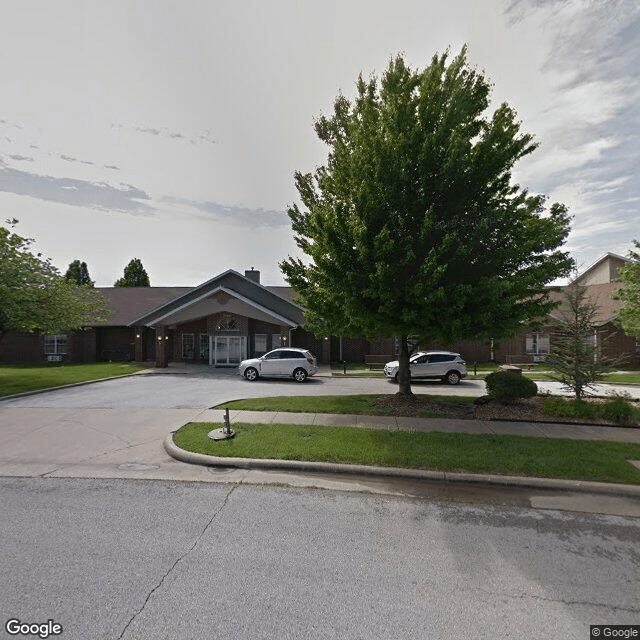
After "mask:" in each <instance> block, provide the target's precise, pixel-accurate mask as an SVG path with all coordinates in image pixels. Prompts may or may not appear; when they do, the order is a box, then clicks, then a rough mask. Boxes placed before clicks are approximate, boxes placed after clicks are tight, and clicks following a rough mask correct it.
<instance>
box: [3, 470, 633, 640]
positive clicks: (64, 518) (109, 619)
mask: <svg viewBox="0 0 640 640" xmlns="http://www.w3.org/2000/svg"><path fill="white" fill-rule="evenodd" d="M0 509H1V512H2V518H1V519H0V537H1V539H2V546H3V554H2V586H1V588H0V615H2V616H3V618H4V619H3V621H2V622H3V626H4V624H5V621H6V620H9V619H11V618H15V619H18V620H20V621H21V622H23V623H36V622H45V621H47V620H49V619H51V620H53V621H54V622H56V623H59V624H61V625H62V627H63V635H62V636H60V637H62V638H64V639H68V640H75V639H78V640H87V639H92V640H100V639H108V640H114V639H123V640H133V639H147V638H153V639H154V640H163V639H167V640H182V639H185V640H198V639H200V638H202V639H205V638H206V639H208V640H210V639H216V638H220V639H225V640H227V639H229V638H242V639H248V640H249V639H262V638H265V639H266V638H269V639H278V640H285V639H288V638H291V639H296V640H298V639H300V638H363V639H367V640H375V639H377V638H379V639H381V640H393V639H396V638H397V639H399V640H411V639H413V638H415V639H420V640H429V639H434V640H436V639H437V640H449V639H450V640H460V639H462V638H473V639H474V640H480V639H483V638H487V639H491V640H494V639H501V638H528V639H530V640H535V639H539V640H549V639H556V638H563V639H567V640H574V639H575V640H586V639H587V638H589V625H590V624H601V623H610V624H632V623H636V624H637V623H638V622H639V621H640V604H639V603H640V583H639V578H638V576H639V574H640V554H639V552H638V551H639V550H638V541H639V540H640V520H639V519H633V518H623V517H616V516H594V515H584V514H570V513H562V512H557V511H547V512H541V511H538V510H532V509H526V508H521V507H501V506H493V507H487V506H485V507H474V506H468V505H458V504H451V503H443V502H427V501H421V500H407V499H395V498H390V497H376V496H367V495H362V494H353V493H343V492H332V491H321V492H319V491H304V490H295V489H290V488H282V487H269V486H263V487H255V486H246V485H223V484H210V483H184V482H182V483H181V482H162V481H131V480H129V481H123V480H82V479H53V478H44V479H43V478H3V479H0ZM1 633H3V634H4V635H2V636H0V637H16V636H9V635H8V634H7V633H6V631H4V630H3V632H1ZM32 637H33V636H32ZM52 637H53V636H52Z"/></svg>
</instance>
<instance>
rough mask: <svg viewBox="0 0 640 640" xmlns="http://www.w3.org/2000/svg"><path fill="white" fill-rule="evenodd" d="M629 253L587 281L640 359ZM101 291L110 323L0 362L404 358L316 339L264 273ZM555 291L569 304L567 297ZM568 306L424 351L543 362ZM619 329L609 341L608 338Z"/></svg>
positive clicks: (48, 340) (603, 321)
mask: <svg viewBox="0 0 640 640" xmlns="http://www.w3.org/2000/svg"><path fill="white" fill-rule="evenodd" d="M625 262H627V259H626V258H623V257H621V256H617V255H615V254H611V253H608V254H606V255H605V256H604V257H603V258H601V259H600V260H598V261H597V262H596V263H595V264H594V265H592V266H591V267H589V269H587V270H586V271H585V272H584V273H582V274H581V275H580V276H579V277H578V278H577V281H578V282H579V283H580V284H583V285H585V286H586V287H587V292H588V294H587V295H588V297H589V298H590V299H592V300H593V301H594V302H595V303H596V304H597V305H598V308H599V315H598V317H597V319H596V323H595V325H594V333H593V340H594V342H595V344H596V345H598V344H602V345H603V346H602V348H603V349H605V350H607V351H608V352H610V353H612V354H616V355H619V354H626V355H627V357H628V360H629V364H636V365H637V364H638V362H639V360H638V355H639V352H638V342H637V340H636V338H635V337H631V336H627V335H625V334H624V332H623V331H622V329H621V328H619V327H617V326H616V325H615V322H614V321H615V318H616V309H617V308H618V307H619V305H620V303H619V302H617V301H615V300H612V299H611V297H610V294H611V293H612V292H613V291H615V290H616V289H618V288H619V287H620V286H622V285H621V283H619V282H617V281H616V280H617V274H618V269H619V268H620V266H621V265H622V264H624V263H625ZM99 291H100V292H101V293H102V295H103V296H104V297H105V299H106V300H107V305H108V307H109V308H110V309H111V310H112V312H113V313H112V315H111V316H110V318H109V320H108V322H106V323H103V324H97V325H94V326H91V327H88V328H87V330H86V331H80V332H72V333H67V334H61V335H56V336H40V335H36V334H24V333H22V334H20V333H9V334H7V335H6V336H5V337H4V338H3V339H2V341H0V362H3V363H20V362H23V363H45V362H51V361H53V362H60V361H61V362H95V361H104V360H136V361H142V362H144V361H150V362H155V364H156V365H157V366H160V367H164V366H166V365H167V363H168V362H192V363H196V362H197V363H204V364H209V365H212V366H236V365H237V364H238V363H239V362H240V360H242V359H244V358H247V357H254V356H258V355H261V354H263V353H266V352H267V351H269V350H271V349H274V348H276V347H280V346H292V347H303V348H306V349H309V350H310V351H311V352H312V353H314V354H315V355H316V356H317V358H318V360H319V362H321V363H328V362H336V361H340V360H346V361H348V362H364V361H365V360H370V361H376V360H377V361H386V360H391V359H394V358H395V357H396V353H397V346H396V343H395V341H394V340H393V339H384V340H382V339H381V340H365V339H364V338H356V339H348V338H341V337H336V336H328V337H324V336H320V337H315V336H314V335H312V334H310V333H309V332H307V331H304V330H303V329H302V328H301V325H302V324H303V321H304V312H303V309H301V308H300V307H299V306H298V305H296V304H295V303H294V302H293V299H294V297H295V294H294V292H293V291H292V289H291V288H290V287H269V286H263V285H262V284H261V283H260V272H259V271H255V270H253V269H252V270H250V271H245V274H244V276H243V275H241V274H240V273H238V272H236V271H233V270H229V271H225V272H224V273H222V274H220V275H218V276H216V277H214V278H212V279H211V280H208V281H207V282H205V283H203V284H201V285H199V286H197V287H106V288H101V289H99ZM552 295H553V297H555V298H556V299H557V300H559V301H561V299H562V295H561V293H558V292H554V293H553V294H552ZM560 313H562V307H560V308H558V309H556V310H554V311H553V312H552V313H551V314H550V316H549V318H548V320H547V321H546V322H545V323H544V324H543V325H542V326H541V327H539V328H537V329H535V330H531V329H523V331H521V332H520V333H519V334H518V335H516V336H515V337H513V338H508V339H502V340H499V341H498V340H496V341H489V340H487V341H482V340H464V341H460V342H456V343H455V344H442V343H438V342H432V343H428V344H421V345H419V346H420V348H422V349H448V350H451V351H456V352H459V353H461V354H462V355H463V357H464V358H465V359H466V360H467V362H468V363H472V362H489V361H491V360H495V361H498V362H514V363H533V362H540V361H544V359H545V357H546V354H547V353H548V352H549V349H550V346H551V344H552V342H553V330H554V325H555V323H556V322H557V319H558V317H559V316H558V314H560ZM605 335H609V336H610V339H609V340H608V341H607V342H606V343H605V342H603V340H602V338H603V337H604V336H605Z"/></svg>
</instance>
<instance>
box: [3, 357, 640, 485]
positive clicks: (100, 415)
mask: <svg viewBox="0 0 640 640" xmlns="http://www.w3.org/2000/svg"><path fill="white" fill-rule="evenodd" d="M189 371H190V372H189V373H181V374H173V373H156V374H153V375H136V376H132V377H128V378H119V379H113V380H108V381H104V382H99V383H95V384H90V385H85V386H79V387H73V388H68V389H59V390H53V391H49V392H46V393H41V394H38V395H32V396H27V397H22V398H15V399H9V400H4V401H0V451H1V452H2V453H0V475H4V476H51V477H85V478H86V477H89V478H118V477H123V478H158V479H179V480H211V479H212V474H214V475H215V477H216V478H217V479H219V478H221V476H222V474H225V473H226V474H228V475H226V476H224V477H225V479H228V480H229V481H230V482H237V481H240V480H242V479H248V478H249V475H256V474H257V475H260V473H261V472H257V471H243V470H235V471H227V470H222V471H220V470H212V469H209V468H205V467H197V466H194V465H188V464H184V463H181V462H178V461H176V460H174V459H173V458H171V457H169V456H168V455H167V454H166V452H165V451H164V448H163V446H162V442H163V439H164V438H165V436H166V435H167V433H169V432H170V431H174V430H176V429H178V428H179V427H181V426H182V425H183V424H185V423H186V422H189V421H197V420H199V419H200V420H202V419H204V414H205V412H206V413H207V415H206V419H207V420H210V419H211V412H210V411H207V410H208V409H209V408H210V407H213V406H215V405H218V404H220V403H221V402H225V401H228V400H235V399H240V398H249V397H265V396H281V395H325V394H336V395H337V394H344V395H347V394H356V393H392V392H394V390H395V385H393V384H392V383H390V382H389V381H387V380H385V379H383V378H382V377H381V378H332V377H330V376H316V377H313V378H310V379H309V380H307V382H305V383H304V384H298V383H295V382H293V381H288V380H258V381H257V382H253V383H250V382H247V381H246V380H244V379H242V378H240V377H239V376H238V375H236V374H235V370H231V371H230V370H213V371H212V370H210V369H205V368H202V369H200V368H194V369H191V370H189ZM554 385H555V383H541V384H540V387H541V390H544V389H554ZM414 390H415V391H416V392H418V393H431V394H452V395H472V396H481V395H483V394H484V392H485V390H484V383H483V382H480V381H471V380H469V381H468V380H464V381H462V382H461V383H460V384H459V385H457V386H455V387H452V386H448V385H444V384H440V383H432V382H416V383H415V384H414ZM607 390H612V388H611V387H608V386H607ZM617 390H618V391H620V390H630V391H631V392H632V393H634V394H635V396H636V397H639V396H640V388H638V387H635V388H634V387H624V388H622V387H618V388H617ZM557 391H558V389H557V385H555V389H554V392H557ZM219 419H220V424H221V425H222V411H220V414H219Z"/></svg>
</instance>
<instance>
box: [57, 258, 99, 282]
mask: <svg viewBox="0 0 640 640" xmlns="http://www.w3.org/2000/svg"><path fill="white" fill-rule="evenodd" d="M64 277H65V278H66V279H67V280H69V282H73V283H75V284H77V285H78V286H83V285H86V286H87V287H93V286H94V284H95V283H94V281H93V280H92V279H91V276H90V275H89V268H88V267H87V263H86V262H80V260H74V261H73V262H72V263H71V264H70V265H69V268H68V269H67V272H66V273H65V274H64Z"/></svg>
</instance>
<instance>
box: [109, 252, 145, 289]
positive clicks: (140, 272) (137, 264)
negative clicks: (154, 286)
mask: <svg viewBox="0 0 640 640" xmlns="http://www.w3.org/2000/svg"><path fill="white" fill-rule="evenodd" d="M113 286H114V287H150V286H151V284H150V283H149V276H148V275H147V272H146V271H145V268H144V267H143V266H142V262H141V261H140V258H133V260H131V261H130V262H129V264H128V265H127V266H126V267H125V268H124V276H123V277H122V278H120V279H119V280H116V282H115V283H114V285H113Z"/></svg>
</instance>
